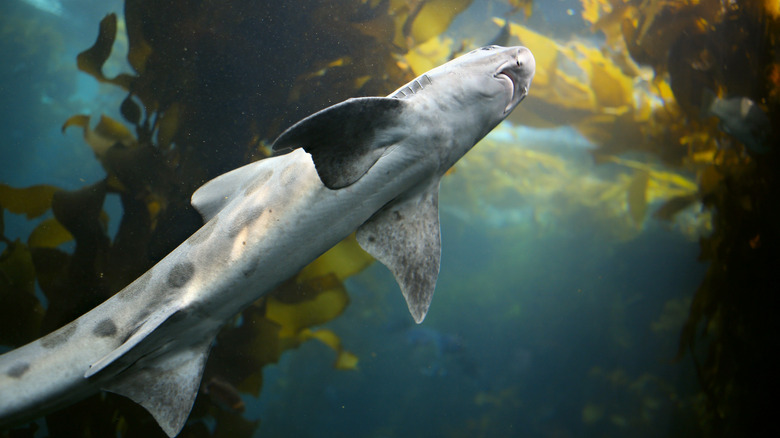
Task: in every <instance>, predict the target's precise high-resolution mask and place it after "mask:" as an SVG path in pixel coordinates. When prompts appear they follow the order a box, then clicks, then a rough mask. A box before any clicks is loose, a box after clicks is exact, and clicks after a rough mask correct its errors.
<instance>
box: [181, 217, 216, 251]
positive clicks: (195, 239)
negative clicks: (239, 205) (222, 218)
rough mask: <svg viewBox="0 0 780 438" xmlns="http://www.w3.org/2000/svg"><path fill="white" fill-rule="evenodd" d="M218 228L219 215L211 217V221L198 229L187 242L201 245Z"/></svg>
mask: <svg viewBox="0 0 780 438" xmlns="http://www.w3.org/2000/svg"><path fill="white" fill-rule="evenodd" d="M216 229H217V216H214V217H213V218H211V220H210V221H208V222H206V224H205V225H203V226H202V227H201V228H200V229H199V230H198V231H196V232H195V234H193V235H192V236H190V238H189V239H187V242H189V244H190V245H192V246H197V245H200V244H201V243H203V242H205V241H206V240H208V238H209V237H211V234H212V233H213V232H214V230H216Z"/></svg>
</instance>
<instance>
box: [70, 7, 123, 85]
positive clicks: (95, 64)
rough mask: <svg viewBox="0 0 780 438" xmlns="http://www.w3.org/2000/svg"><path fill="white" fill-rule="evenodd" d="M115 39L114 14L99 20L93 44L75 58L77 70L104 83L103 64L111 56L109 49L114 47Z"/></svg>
mask: <svg viewBox="0 0 780 438" xmlns="http://www.w3.org/2000/svg"><path fill="white" fill-rule="evenodd" d="M115 39H116V14H108V15H106V16H105V18H103V19H102V20H100V30H99V31H98V37H97V41H95V44H94V45H92V47H90V48H89V49H87V50H85V51H83V52H81V53H79V54H78V56H76V65H77V66H78V68H79V70H81V71H83V72H84V73H87V74H90V75H92V76H94V77H95V78H97V79H98V80H99V81H105V80H106V78H105V76H103V64H105V63H106V61H107V60H108V57H109V56H111V48H112V47H113V46H114V40H115Z"/></svg>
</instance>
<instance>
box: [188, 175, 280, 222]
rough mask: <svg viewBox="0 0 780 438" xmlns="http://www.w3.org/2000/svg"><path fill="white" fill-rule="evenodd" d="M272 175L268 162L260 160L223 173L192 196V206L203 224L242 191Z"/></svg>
mask: <svg viewBox="0 0 780 438" xmlns="http://www.w3.org/2000/svg"><path fill="white" fill-rule="evenodd" d="M271 175H273V169H272V167H271V164H270V163H269V162H266V161H263V160H260V161H255V162H254V163H249V164H247V165H246V166H242V167H239V168H238V169H234V170H231V171H230V172H228V173H224V174H222V175H220V176H218V177H216V178H214V179H212V180H211V181H209V182H207V183H206V184H203V185H202V186H200V188H199V189H198V190H196V191H195V193H193V194H192V199H191V201H190V202H191V203H192V206H193V207H195V209H196V210H198V213H200V215H201V216H202V217H203V221H204V222H208V221H209V220H211V218H213V217H214V216H216V214H217V213H219V212H220V211H221V210H222V209H223V208H225V206H226V205H227V204H229V203H230V201H232V200H233V199H235V197H236V196H237V195H240V194H241V193H243V190H245V189H246V188H248V187H250V186H258V185H261V184H263V183H264V182H265V181H268V179H269V178H270V177H271Z"/></svg>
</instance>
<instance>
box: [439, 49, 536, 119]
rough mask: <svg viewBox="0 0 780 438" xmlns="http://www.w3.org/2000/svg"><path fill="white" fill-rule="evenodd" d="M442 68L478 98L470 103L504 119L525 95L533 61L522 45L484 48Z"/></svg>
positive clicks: (528, 86) (534, 64) (533, 65)
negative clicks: (485, 106) (455, 76)
mask: <svg viewBox="0 0 780 438" xmlns="http://www.w3.org/2000/svg"><path fill="white" fill-rule="evenodd" d="M442 67H443V68H446V69H447V70H450V69H451V70H452V71H457V72H458V81H459V82H460V83H461V84H462V86H461V88H462V89H463V91H464V92H469V91H471V92H473V93H476V94H477V95H478V96H476V98H475V99H472V101H473V102H482V104H483V105H489V106H491V107H493V109H494V111H492V113H494V114H495V115H496V116H498V117H500V119H502V120H503V119H504V118H505V117H506V116H508V115H509V113H511V112H512V110H513V109H515V107H516V106H517V105H518V104H519V103H520V102H521V101H522V100H523V99H524V98H525V96H527V95H528V89H529V88H530V87H531V80H532V79H533V77H534V73H535V72H536V61H535V60H534V56H533V55H532V54H531V51H530V50H528V49H527V48H525V47H522V46H516V47H501V46H486V47H482V48H479V49H475V50H472V51H471V52H469V53H467V54H465V55H463V56H461V57H459V58H456V59H454V60H452V61H450V62H448V63H447V64H444V65H443V66H442Z"/></svg>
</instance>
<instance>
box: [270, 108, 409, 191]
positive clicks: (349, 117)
mask: <svg viewBox="0 0 780 438" xmlns="http://www.w3.org/2000/svg"><path fill="white" fill-rule="evenodd" d="M406 105H407V102H405V101H403V100H399V99H391V98H386V97H361V98H357V99H348V100H346V101H344V102H341V103H339V104H336V105H333V106H331V107H328V108H325V109H324V110H322V111H319V112H317V113H314V114H312V115H310V116H309V117H307V118H305V119H303V120H301V121H300V122H298V123H296V124H295V125H293V126H292V127H290V128H289V129H287V130H286V131H284V132H283V133H282V134H281V135H280V136H279V138H277V139H276V141H275V142H274V144H273V146H272V147H273V150H274V151H282V150H284V149H294V148H299V147H302V148H303V149H304V150H305V151H306V152H308V153H309V154H311V156H312V159H313V160H314V165H315V167H316V168H317V174H318V175H319V177H320V180H322V183H323V184H325V186H326V187H328V188H330V189H334V190H335V189H340V188H342V187H346V186H348V185H350V184H353V183H354V182H355V181H357V180H358V179H360V177H361V176H363V175H364V174H365V173H366V172H367V171H368V169H370V168H371V166H373V165H374V163H376V161H377V160H378V159H379V157H381V156H382V154H383V153H384V152H385V149H386V148H387V147H388V146H391V145H393V144H395V143H397V142H398V141H400V140H401V139H402V138H403V136H404V135H405V133H406V132H407V131H408V129H394V128H396V127H399V126H400V121H399V119H400V117H399V116H400V114H401V112H402V111H403V109H404V107H405V106H406Z"/></svg>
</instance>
